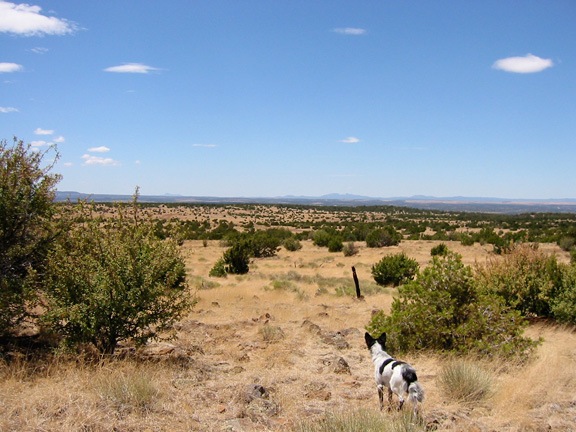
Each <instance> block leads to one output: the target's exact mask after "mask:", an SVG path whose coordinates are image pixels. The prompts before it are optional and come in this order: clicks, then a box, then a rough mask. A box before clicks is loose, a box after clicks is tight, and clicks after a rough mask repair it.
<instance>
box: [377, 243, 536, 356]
mask: <svg viewBox="0 0 576 432" xmlns="http://www.w3.org/2000/svg"><path fill="white" fill-rule="evenodd" d="M526 325H527V321H526V320H525V319H524V318H523V317H522V316H521V315H520V313H519V312H518V311H515V310H513V309H511V308H509V307H507V306H506V305H505V304H504V302H503V300H502V299H501V298H500V297H498V296H497V295H488V294H486V293H482V292H480V291H479V290H478V288H477V283H476V281H475V279H474V276H473V274H472V270H471V269H470V267H468V266H465V265H464V264H463V263H462V259H461V257H460V255H458V254H456V253H453V252H449V253H448V254H447V255H445V256H442V257H439V256H435V257H433V258H432V262H431V264H430V265H429V266H428V267H426V268H425V269H424V270H423V271H422V272H421V273H420V274H419V275H418V276H417V278H416V280H414V281H412V282H409V283H407V284H405V285H403V286H400V287H399V288H398V296H397V297H396V298H395V299H394V301H393V303H392V308H391V312H390V315H386V314H384V312H382V311H380V312H377V313H375V314H374V315H373V317H372V319H371V321H370V323H369V324H368V326H367V330H368V331H369V332H370V333H371V334H381V333H382V332H384V331H385V332H387V334H388V345H389V346H390V350H391V351H392V352H397V351H400V352H402V351H414V350H422V349H432V350H443V351H451V352H457V353H470V352H478V353H481V354H484V355H502V356H512V355H520V356H522V355H527V354H528V353H529V352H530V350H531V348H532V347H533V346H534V345H535V343H534V342H533V341H532V340H530V339H527V338H524V337H523V336H522V332H523V329H524V327H525V326H526Z"/></svg>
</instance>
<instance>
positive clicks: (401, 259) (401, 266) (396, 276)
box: [372, 252, 418, 286]
mask: <svg viewBox="0 0 576 432" xmlns="http://www.w3.org/2000/svg"><path fill="white" fill-rule="evenodd" d="M417 273H418V262H416V260H414V259H412V258H408V256H406V254H405V253H404V252H400V253H397V254H393V255H388V256H385V257H384V258H382V259H381V260H380V261H379V262H378V263H376V264H374V265H373V266H372V276H373V277H374V280H375V281H376V283H377V284H378V285H390V284H392V285H394V286H398V285H400V284H401V283H404V282H405V281H408V280H411V279H414V276H416V274H417Z"/></svg>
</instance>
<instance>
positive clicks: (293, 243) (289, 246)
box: [284, 237, 302, 252]
mask: <svg viewBox="0 0 576 432" xmlns="http://www.w3.org/2000/svg"><path fill="white" fill-rule="evenodd" d="M284 247H285V248H286V250H287V251H290V252H296V251H297V250H300V249H302V243H300V241H298V239H296V238H295V237H288V238H287V239H286V240H284Z"/></svg>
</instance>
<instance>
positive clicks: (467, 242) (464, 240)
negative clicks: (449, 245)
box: [460, 233, 475, 246]
mask: <svg viewBox="0 0 576 432" xmlns="http://www.w3.org/2000/svg"><path fill="white" fill-rule="evenodd" d="M474 243H475V241H474V237H472V236H471V235H470V234H467V233H462V234H460V244H461V245H462V246H473V245H474Z"/></svg>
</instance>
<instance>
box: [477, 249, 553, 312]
mask: <svg viewBox="0 0 576 432" xmlns="http://www.w3.org/2000/svg"><path fill="white" fill-rule="evenodd" d="M476 270H477V271H476V273H477V278H478V281H479V284H480V286H481V287H482V289H483V290H484V291H485V292H487V293H492V294H497V295H499V296H500V297H502V298H503V299H504V301H505V302H506V304H507V305H508V306H511V307H513V308H515V309H517V310H518V311H520V312H521V313H522V314H523V315H524V316H543V317H548V316H550V315H551V309H550V300H551V299H553V298H554V297H555V296H556V293H557V291H558V290H559V288H560V286H561V283H562V282H561V278H562V274H561V273H562V272H561V269H560V266H559V264H558V262H557V260H556V257H554V256H552V255H550V256H549V255H546V254H544V253H542V252H540V251H539V250H538V245H537V244H536V245H529V244H519V245H516V246H515V247H513V248H512V249H511V250H510V252H508V253H505V254H503V255H502V257H501V258H500V259H498V260H491V261H489V262H488V263H486V264H485V265H478V266H477V269H476Z"/></svg>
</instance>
